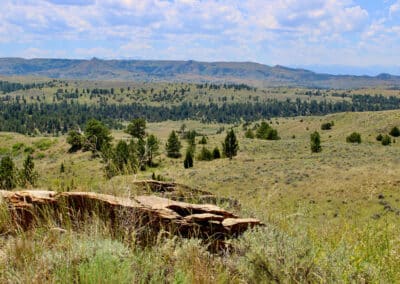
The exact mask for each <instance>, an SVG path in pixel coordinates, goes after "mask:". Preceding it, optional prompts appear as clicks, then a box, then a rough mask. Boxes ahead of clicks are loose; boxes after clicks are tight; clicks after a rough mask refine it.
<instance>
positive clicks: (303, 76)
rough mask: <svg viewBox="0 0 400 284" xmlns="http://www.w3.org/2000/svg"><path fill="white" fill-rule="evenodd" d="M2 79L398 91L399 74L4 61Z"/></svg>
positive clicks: (223, 64) (241, 65) (249, 65)
mask: <svg viewBox="0 0 400 284" xmlns="http://www.w3.org/2000/svg"><path fill="white" fill-rule="evenodd" d="M0 75H2V76H39V77H49V78H57V79H86V80H119V81H174V82H175V81H180V82H216V83H221V82H231V83H250V84H254V85H261V86H304V87H317V88H361V87H375V86H386V87H395V88H399V87H400V76H395V75H390V74H388V73H381V74H379V75H377V76H368V75H362V76H357V75H331V74H327V73H316V72H313V71H310V70H307V69H303V68H291V67H286V66H282V65H275V66H269V65H264V64H261V63H257V62H249V61H245V62H228V61H216V62H203V61H195V60H187V61H184V60H134V59H120V60H119V59H110V60H103V59H98V58H95V57H94V58H92V59H89V60H88V59H61V58H57V59H50V58H33V59H24V58H18V57H8V58H7V57H5V58H0Z"/></svg>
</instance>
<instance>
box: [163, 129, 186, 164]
mask: <svg viewBox="0 0 400 284" xmlns="http://www.w3.org/2000/svg"><path fill="white" fill-rule="evenodd" d="M181 148H182V145H181V142H180V141H179V138H178V135H176V133H175V131H172V132H171V134H170V135H169V137H168V141H167V144H166V150H167V156H168V157H170V158H180V157H181V156H182V155H181V153H180V150H181Z"/></svg>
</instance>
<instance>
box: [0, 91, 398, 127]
mask: <svg viewBox="0 0 400 284" xmlns="http://www.w3.org/2000/svg"><path fill="white" fill-rule="evenodd" d="M399 108H400V98H397V97H384V96H381V95H375V96H371V95H354V96H353V97H352V98H351V101H350V100H347V101H339V102H331V101H325V100H323V101H316V100H306V101H302V100H300V99H296V100H290V99H287V100H285V101H279V100H276V99H268V100H267V101H265V102H253V103H250V102H247V103H223V104H215V103H210V104H203V103H201V104H196V103H190V102H189V103H187V102H184V103H182V104H179V105H174V106H149V105H144V104H139V103H132V104H125V105H124V104H106V103H100V104H98V105H88V104H81V103H76V102H75V103H73V102H71V103H68V102H65V101H64V102H62V103H32V104H20V103H16V102H8V103H7V102H0V131H11V132H18V133H22V134H34V133H35V132H37V131H38V132H40V133H42V134H45V133H47V134H51V135H58V134H63V133H67V132H68V131H69V130H70V129H73V128H74V127H76V126H79V127H83V126H84V125H85V124H86V122H87V121H88V120H89V119H91V118H94V119H97V120H100V121H102V122H103V123H105V124H106V125H107V126H108V127H111V128H115V129H121V127H122V125H121V123H122V122H123V121H130V120H132V119H133V118H135V117H143V118H145V119H146V120H147V121H151V122H158V121H164V120H185V119H195V120H200V121H202V122H203V123H209V122H218V123H236V122H239V121H241V120H245V121H256V120H262V119H268V118H271V117H293V116H306V115H325V114H329V113H336V112H349V111H351V112H353V111H379V110H390V109H399Z"/></svg>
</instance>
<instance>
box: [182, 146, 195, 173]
mask: <svg viewBox="0 0 400 284" xmlns="http://www.w3.org/2000/svg"><path fill="white" fill-rule="evenodd" d="M183 166H184V168H185V169H188V168H192V167H193V152H192V151H191V150H190V149H187V151H186V156H185V160H184V161H183Z"/></svg>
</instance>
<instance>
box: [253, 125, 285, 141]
mask: <svg viewBox="0 0 400 284" xmlns="http://www.w3.org/2000/svg"><path fill="white" fill-rule="evenodd" d="M256 137H257V138H258V139H265V140H278V139H280V137H279V136H278V131H277V130H276V129H273V128H272V127H271V126H270V125H269V124H268V123H266V122H265V121H263V122H261V125H260V126H259V127H258V128H257V132H256Z"/></svg>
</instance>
